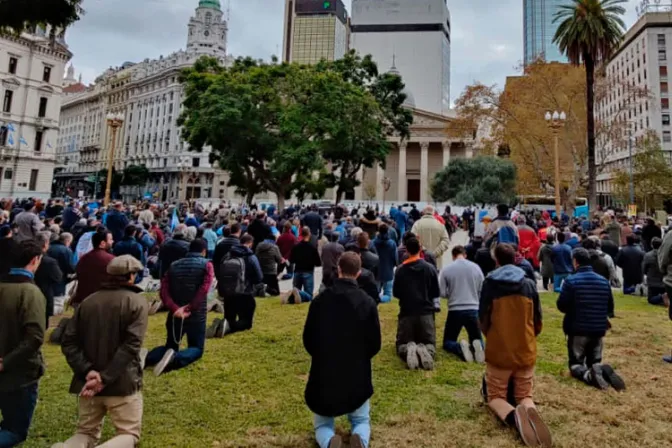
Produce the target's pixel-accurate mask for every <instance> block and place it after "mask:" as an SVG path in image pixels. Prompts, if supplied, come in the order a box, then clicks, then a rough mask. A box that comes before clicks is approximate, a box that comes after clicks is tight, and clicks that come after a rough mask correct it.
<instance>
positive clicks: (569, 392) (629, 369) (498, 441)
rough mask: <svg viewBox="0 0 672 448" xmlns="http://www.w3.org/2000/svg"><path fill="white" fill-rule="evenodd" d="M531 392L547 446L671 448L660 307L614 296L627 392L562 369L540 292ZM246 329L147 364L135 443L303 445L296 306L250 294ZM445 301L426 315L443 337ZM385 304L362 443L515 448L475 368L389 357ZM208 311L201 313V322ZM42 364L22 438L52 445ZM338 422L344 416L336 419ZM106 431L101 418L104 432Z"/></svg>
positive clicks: (61, 388) (50, 400)
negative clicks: (188, 354) (540, 324)
mask: <svg viewBox="0 0 672 448" xmlns="http://www.w3.org/2000/svg"><path fill="white" fill-rule="evenodd" d="M543 302H544V311H545V314H544V331H543V333H542V334H541V335H540V337H539V357H538V361H537V381H536V387H535V399H536V401H537V403H538V405H539V409H540V411H541V413H542V415H543V416H544V418H545V419H546V421H547V423H548V424H549V426H550V428H551V430H552V432H553V436H554V439H555V446H562V447H581V448H585V447H606V446H612V447H631V446H637V447H638V448H639V447H662V446H670V445H672V431H670V423H671V421H672V418H671V417H670V415H671V414H670V406H669V404H670V399H672V376H671V375H670V371H671V369H672V366H668V365H664V363H662V361H661V359H660V358H661V356H662V355H663V354H664V353H665V352H666V351H668V348H669V346H670V345H672V323H671V322H669V321H668V320H667V315H666V310H664V309H663V308H657V307H653V306H651V305H648V304H646V300H645V299H643V298H632V297H630V298H625V297H622V296H619V297H617V299H616V302H617V307H616V314H617V318H615V319H613V320H612V325H613V330H612V331H611V332H610V333H609V334H608V336H607V338H606V348H605V362H608V363H611V364H612V365H613V366H614V367H615V368H616V369H617V370H618V371H619V372H620V373H621V374H622V376H623V377H624V379H625V380H626V383H627V386H628V390H627V391H626V392H624V393H620V394H619V393H616V392H614V391H613V390H612V391H609V392H601V391H598V390H596V389H593V388H590V387H587V386H585V385H583V384H581V383H579V382H577V381H576V380H573V379H571V378H570V377H569V376H568V374H567V366H566V360H565V358H566V348H565V337H564V335H563V333H562V315H561V314H560V313H559V312H558V311H556V310H555V306H554V303H555V298H554V296H552V295H550V294H545V295H543ZM257 303H258V306H257V314H256V316H255V322H254V328H253V329H252V330H251V331H247V332H244V333H240V334H235V335H232V336H230V337H226V338H224V339H218V340H208V341H207V343H206V350H205V355H204V357H203V359H202V360H200V361H199V362H197V363H196V364H194V365H192V366H190V367H189V368H186V369H183V370H181V371H178V372H173V373H169V374H167V375H165V376H162V377H159V378H155V377H154V376H153V375H152V374H151V371H147V375H146V377H145V388H144V399H145V407H144V421H143V433H142V442H141V446H142V447H143V448H146V447H157V448H158V447H287V448H289V447H313V446H316V445H314V442H313V438H312V431H311V429H312V424H311V422H312V420H311V413H310V411H309V410H308V409H307V408H306V406H305V404H304V400H303V391H304V387H305V384H306V381H307V374H308V370H309V366H310V359H309V357H308V355H307V354H306V353H305V351H304V349H303V345H302V341H301V332H302V330H303V323H304V320H305V316H306V313H307V310H308V306H307V305H302V306H290V305H286V306H281V305H280V303H279V300H277V299H267V300H258V302H257ZM443 307H444V310H443V312H442V313H441V314H440V315H438V316H437V340H438V341H440V340H441V339H442V336H443V324H444V322H445V319H446V311H445V301H444V303H443ZM397 311H398V306H397V305H396V303H392V304H388V305H382V306H381V307H380V315H381V326H382V332H383V348H382V350H381V352H380V353H379V354H378V356H377V357H376V358H375V359H374V361H373V366H374V374H373V375H374V387H375V394H374V396H373V398H372V415H371V416H372V420H373V432H372V442H371V444H372V446H374V447H376V446H378V447H406V446H408V447H509V446H518V442H517V440H516V438H515V437H514V435H513V433H511V432H510V431H509V430H507V429H505V428H503V427H502V426H501V425H500V424H499V423H498V422H497V421H496V420H495V419H494V418H493V417H492V415H491V414H490V413H489V412H488V410H487V408H486V407H484V406H483V405H482V404H481V401H480V395H479V389H480V379H481V375H482V373H483V367H482V366H480V365H477V364H466V363H463V362H460V361H458V360H457V358H456V357H454V356H452V355H449V354H446V353H444V352H443V351H441V352H440V353H439V354H438V355H437V363H436V370H434V371H432V372H424V371H409V370H407V369H405V367H404V364H403V363H402V361H401V360H399V359H398V358H397V356H396V355H395V348H394V340H395V332H396V315H397ZM165 316H166V315H165V314H159V315H156V316H153V317H151V318H150V326H149V333H148V336H147V340H146V346H147V347H148V348H151V347H153V346H155V345H158V344H161V343H163V342H164V340H165V329H164V324H165ZM214 317H215V316H214V315H213V314H212V313H211V315H210V320H212V319H213V318H214ZM44 354H45V358H46V362H47V373H46V374H45V376H44V378H43V379H42V381H41V383H40V400H39V403H38V406H37V410H36V413H35V418H34V421H33V425H32V428H31V433H30V436H29V440H28V442H27V443H26V444H25V445H24V446H26V447H40V448H43V447H45V446H51V444H52V443H54V442H57V441H63V440H65V439H67V438H68V437H69V436H70V435H71V434H72V433H73V432H74V430H75V424H76V421H77V398H76V397H75V396H72V395H69V394H68V393H67V391H68V386H69V382H70V378H71V372H70V369H69V368H68V366H67V364H66V362H65V360H64V358H63V356H62V354H61V352H60V349H59V347H56V346H51V345H48V346H45V348H44ZM339 427H340V428H341V430H342V431H346V430H347V422H346V421H345V419H340V420H339ZM111 433H112V432H111V428H110V427H109V425H106V428H105V432H104V438H106V437H109V436H110V434H111Z"/></svg>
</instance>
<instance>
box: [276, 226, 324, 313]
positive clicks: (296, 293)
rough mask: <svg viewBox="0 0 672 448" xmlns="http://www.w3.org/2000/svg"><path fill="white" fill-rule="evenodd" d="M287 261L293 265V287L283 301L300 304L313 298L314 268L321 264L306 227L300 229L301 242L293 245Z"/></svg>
mask: <svg viewBox="0 0 672 448" xmlns="http://www.w3.org/2000/svg"><path fill="white" fill-rule="evenodd" d="M289 262H290V263H292V264H293V265H294V266H295V272H294V281H293V285H294V288H293V290H292V291H291V297H290V296H289V295H288V296H286V297H284V296H283V302H284V303H287V302H288V301H289V303H291V301H292V300H293V302H294V304H297V305H298V304H300V303H302V302H310V301H311V300H313V293H314V288H315V268H316V267H319V266H322V261H321V260H320V254H319V252H318V251H317V247H316V246H315V245H313V244H312V243H311V233H310V229H309V228H308V227H304V228H302V229H301V242H300V243H299V244H297V245H296V246H294V248H293V249H292V254H291V255H290V256H289Z"/></svg>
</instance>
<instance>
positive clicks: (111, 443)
mask: <svg viewBox="0 0 672 448" xmlns="http://www.w3.org/2000/svg"><path fill="white" fill-rule="evenodd" d="M106 414H109V416H110V420H111V421H112V425H114V429H115V431H116V436H115V437H114V438H112V439H110V440H108V441H107V442H105V443H103V444H102V445H97V446H98V447H99V448H133V447H135V445H136V444H137V443H138V441H140V429H141V426H142V393H141V392H138V393H136V394H135V395H130V396H128V397H93V398H82V397H80V398H79V421H78V422H77V433H76V434H75V435H74V436H73V437H71V438H69V439H68V440H66V441H65V443H64V444H63V445H60V446H61V447H64V448H93V447H95V446H96V444H97V443H98V441H99V440H100V433H101V430H102V428H103V421H104V420H105V415H106ZM57 446H58V445H57Z"/></svg>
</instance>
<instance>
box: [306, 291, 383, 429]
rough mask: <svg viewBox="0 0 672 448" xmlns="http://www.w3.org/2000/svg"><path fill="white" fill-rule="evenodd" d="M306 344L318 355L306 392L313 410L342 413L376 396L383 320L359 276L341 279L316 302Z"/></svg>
mask: <svg viewBox="0 0 672 448" xmlns="http://www.w3.org/2000/svg"><path fill="white" fill-rule="evenodd" d="M303 345H304V347H305V348H306V351H307V352H308V353H309V354H310V356H311V357H312V362H311V365H310V376H309V377H308V385H307V386H306V393H305V397H306V404H308V407H309V408H310V410H311V411H313V412H314V413H316V414H318V415H322V416H325V417H336V416H339V415H344V414H348V413H350V412H353V411H354V410H356V409H358V408H359V407H361V406H362V405H363V404H364V403H365V402H366V400H368V399H369V398H371V396H372V395H373V382H372V378H371V359H373V357H374V356H376V354H377V353H378V352H379V351H380V345H381V336H380V322H379V320H378V309H377V308H376V304H375V302H374V301H373V300H372V299H371V298H370V297H369V296H368V295H367V294H366V293H365V292H363V291H362V290H360V289H359V288H358V287H357V284H356V283H355V282H354V281H353V280H347V279H337V280H336V281H335V282H334V286H332V287H330V288H327V289H326V290H325V291H324V292H322V294H320V295H318V296H317V297H316V298H315V300H313V301H312V303H311V304H310V309H309V311H308V317H307V319H306V325H305V327H304V330H303Z"/></svg>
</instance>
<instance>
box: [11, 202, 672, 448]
mask: <svg viewBox="0 0 672 448" xmlns="http://www.w3.org/2000/svg"><path fill="white" fill-rule="evenodd" d="M0 210H1V211H0V251H1V252H2V254H3V257H0V411H1V412H2V415H3V421H2V424H0V447H12V446H16V445H17V444H19V443H21V442H22V441H23V440H25V439H26V437H27V435H28V430H29V427H30V422H31V418H32V415H33V412H34V409H35V406H36V403H37V396H38V384H39V379H40V377H41V376H42V374H43V373H44V365H43V361H42V357H41V352H40V347H41V345H42V344H43V341H44V338H45V332H46V329H48V328H49V324H50V318H52V316H54V315H58V314H61V313H63V310H64V309H65V308H66V307H67V306H71V307H73V308H74V314H73V315H72V317H71V318H64V317H62V318H61V319H60V320H59V321H58V324H57V325H54V327H55V328H54V329H53V331H52V332H51V333H50V341H51V342H53V343H59V344H61V348H62V352H63V354H64V356H65V359H66V361H67V363H68V364H69V366H70V367H71V369H72V371H73V379H72V383H71V387H70V392H71V393H73V394H76V395H78V396H79V421H78V425H77V429H76V434H75V435H74V436H73V437H72V438H70V439H69V440H67V441H65V442H63V443H60V444H56V445H55V446H56V447H68V448H70V447H88V446H94V445H96V444H97V443H99V439H100V429H101V426H102V421H103V418H104V417H105V416H106V415H109V417H110V419H111V421H112V423H113V424H114V426H115V429H116V435H115V437H114V438H113V439H111V440H110V441H108V442H106V443H105V444H104V445H100V446H106V447H126V446H128V447H131V446H135V444H137V443H138V441H139V440H140V430H141V421H142V412H143V404H142V403H143V401H142V378H143V370H144V369H145V368H146V367H152V368H153V373H154V374H155V375H162V374H166V373H168V372H170V371H174V370H177V369H182V368H185V367H186V366H188V365H190V364H192V363H194V362H197V361H198V360H199V359H200V358H201V357H202V356H203V353H204V350H205V343H206V339H208V338H223V337H230V335H233V334H235V333H237V332H241V331H247V330H250V329H251V328H252V327H253V324H254V315H255V311H256V304H257V299H259V298H264V297H277V296H280V300H281V303H282V304H286V305H301V304H305V303H310V305H309V310H308V315H307V319H306V323H305V328H304V334H303V342H304V346H305V348H306V351H307V352H308V354H309V355H310V356H311V359H312V363H311V369H310V375H309V380H308V385H307V387H306V391H305V399H306V403H307V405H308V407H309V408H310V410H311V411H312V412H313V413H314V414H315V418H314V427H315V437H316V440H317V443H318V444H319V446H320V447H321V448H338V447H340V446H341V444H342V440H341V438H340V436H338V435H336V434H335V432H334V417H336V416H340V415H346V414H347V415H348V417H349V420H350V422H351V424H352V427H353V428H352V436H351V438H350V446H352V447H361V448H364V447H368V446H369V441H370V432H371V428H370V417H369V416H370V412H371V406H370V401H369V400H370V398H371V396H372V395H373V382H372V374H371V363H372V359H373V358H374V357H375V356H376V354H377V353H378V352H379V351H380V349H381V330H380V323H379V319H378V308H377V307H378V305H379V304H385V303H388V302H390V301H391V300H392V298H395V299H397V300H398V306H399V315H398V322H397V332H396V352H397V354H398V356H399V357H400V358H401V360H402V361H403V362H404V364H405V365H406V366H407V367H408V368H409V369H412V370H415V369H424V370H432V369H434V365H435V357H436V352H437V350H440V349H441V348H442V349H443V350H445V351H446V352H448V353H451V354H453V355H455V357H456V358H458V359H459V360H462V361H466V362H474V361H475V362H478V363H484V364H485V375H484V378H483V385H482V391H483V397H484V400H485V402H486V403H487V404H488V406H489V407H490V408H491V409H492V411H493V412H494V413H495V414H496V415H497V416H498V417H499V418H500V419H501V420H502V421H503V422H504V423H505V424H507V425H509V426H511V427H512V428H515V429H516V430H517V432H518V433H519V434H520V437H521V439H522V441H523V442H524V443H525V444H526V445H527V446H543V447H548V446H551V444H552V437H551V433H550V431H549V429H548V427H547V426H546V424H545V423H544V421H543V419H542V418H541V415H540V413H539V412H538V411H537V409H536V407H535V404H534V401H533V394H532V391H533V387H532V386H533V382H534V366H535V364H536V359H537V346H536V337H537V336H538V335H539V334H540V333H541V331H542V328H543V324H542V323H543V318H542V312H541V302H540V299H539V294H538V283H537V282H538V281H540V283H541V288H542V289H546V290H549V291H554V292H556V293H558V294H559V296H558V299H557V307H558V309H559V310H560V311H561V312H562V313H564V314H565V319H564V322H563V330H564V332H565V333H566V335H567V356H568V367H569V371H570V372H571V375H572V376H574V377H575V378H577V379H579V380H581V381H584V382H585V383H587V384H589V385H592V386H595V387H597V388H600V389H606V388H609V387H613V388H614V389H616V390H623V389H625V382H624V380H623V379H622V378H621V377H620V376H619V375H618V374H617V373H616V371H615V370H614V369H613V368H612V367H611V366H610V365H608V364H605V363H603V360H602V352H603V345H604V336H605V335H606V332H607V331H608V329H609V328H610V324H609V317H612V316H613V315H614V312H615V311H614V299H613V293H612V287H619V288H620V287H622V288H623V292H624V293H625V294H641V295H646V296H647V298H648V301H649V302H650V303H651V304H654V305H668V307H669V301H668V297H669V293H670V292H671V290H672V258H671V254H672V236H671V235H672V233H668V234H667V235H666V236H665V237H664V239H663V232H662V228H661V226H660V225H657V224H656V223H655V222H654V221H653V220H650V219H648V220H646V222H644V223H640V222H639V221H635V220H632V219H628V218H625V217H620V218H616V216H615V214H613V213H608V212H607V213H603V214H600V215H596V217H595V218H594V219H592V220H589V219H586V218H582V219H569V218H568V217H566V216H563V217H562V219H555V218H554V219H551V217H550V215H549V214H548V213H547V212H544V213H540V214H534V213H527V214H520V213H518V212H516V211H513V212H512V211H511V210H509V207H507V206H505V205H501V206H498V208H497V212H498V213H497V214H498V216H497V217H495V218H494V219H493V220H492V222H489V223H487V227H486V228H485V233H484V234H482V235H478V234H477V232H474V224H475V223H474V219H475V218H474V214H473V212H471V211H470V210H467V211H465V213H464V214H463V215H462V216H461V217H458V216H455V215H453V214H451V210H450V208H449V207H446V209H445V210H444V212H443V214H439V213H438V212H437V211H436V210H435V209H434V207H432V206H427V207H425V208H424V209H422V210H419V209H418V208H416V207H415V205H410V206H406V207H392V208H391V209H390V210H389V213H388V214H385V213H382V212H381V211H379V210H377V209H373V208H364V207H361V208H360V207H354V208H352V209H351V210H349V209H347V208H346V207H343V206H340V205H339V206H335V207H332V208H329V209H318V208H317V207H300V206H289V207H287V209H285V210H282V211H280V210H277V209H276V207H274V206H272V205H271V206H269V207H268V208H266V209H265V210H262V209H259V208H257V207H255V206H250V207H247V206H245V205H241V206H231V205H230V204H227V203H225V202H224V203H222V204H220V205H219V206H217V207H215V208H213V209H204V208H203V207H202V206H201V205H199V204H198V203H194V204H150V203H142V204H138V205H130V204H124V203H121V202H115V203H113V204H112V205H111V206H109V207H107V208H105V207H103V206H102V205H101V204H98V203H95V202H92V203H80V202H78V201H76V200H70V201H68V202H67V203H64V202H63V201H61V200H53V201H48V202H47V203H44V204H42V203H39V202H34V201H30V200H24V201H0ZM460 225H464V227H465V229H466V230H468V231H469V233H470V235H472V236H471V240H470V242H469V244H467V245H466V246H461V245H453V247H452V249H451V244H450V235H452V233H453V232H454V231H455V229H457V228H459V226H460ZM449 252H450V255H451V256H452V260H453V261H452V263H449V264H446V265H445V266H444V264H443V260H444V255H445V254H448V253H449ZM617 267H618V268H621V270H622V281H621V277H620V276H619V274H618V270H617ZM317 268H321V269H322V277H321V279H322V280H321V282H320V284H316V269H317ZM280 280H291V283H292V287H291V288H289V289H287V290H286V291H281V286H280ZM152 282H154V283H155V284H156V289H158V292H159V299H156V300H154V301H153V302H151V303H150V302H148V300H147V298H146V297H145V296H143V295H142V292H143V287H145V288H146V287H147V285H148V284H150V283H152ZM551 288H552V289H551ZM441 298H445V299H447V306H448V318H447V320H446V322H445V324H444V334H443V340H442V341H441V344H440V345H439V346H438V347H437V343H436V324H435V320H436V319H435V318H436V314H437V312H439V311H440V309H441ZM383 306H384V305H383ZM160 311H165V312H166V324H165V330H166V342H165V344H164V345H162V346H159V347H155V348H153V349H151V350H148V349H147V348H145V347H144V342H145V334H146V330H147V322H148V316H150V315H153V314H156V313H157V312H160ZM208 312H214V313H219V315H220V316H221V317H217V318H215V319H214V320H213V321H212V323H211V325H210V326H207V314H208ZM670 318H671V319H672V314H671V315H670ZM462 329H465V330H466V332H467V336H468V339H463V340H458V339H459V335H460V333H461V331H462ZM185 336H186V339H187V344H186V348H184V349H182V350H180V345H181V341H182V339H183V338H184V337H185ZM664 359H665V361H666V362H672V357H670V356H666V357H665V358H664Z"/></svg>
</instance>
